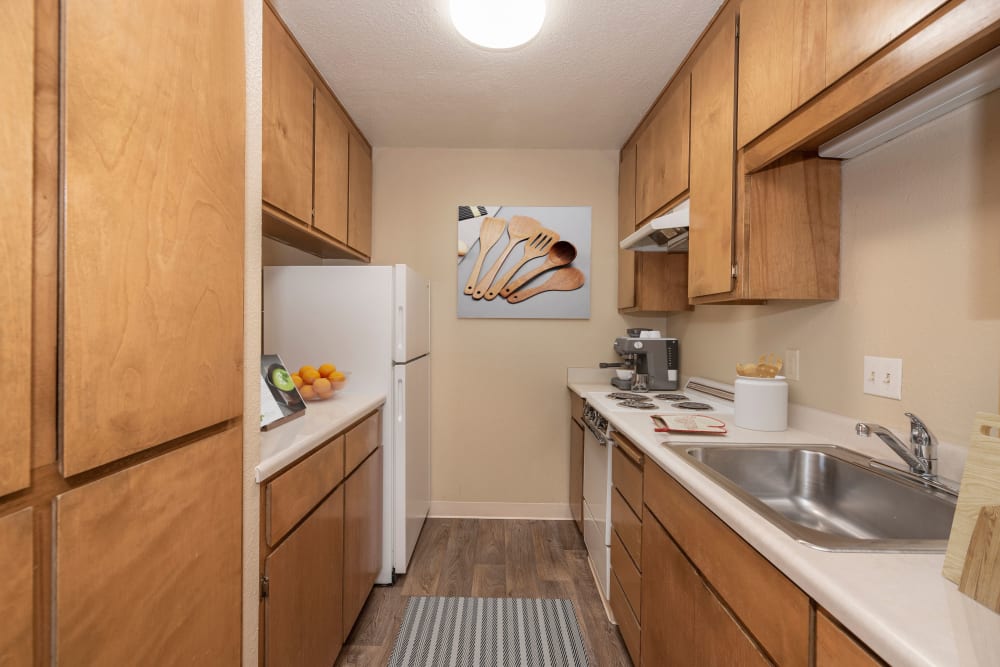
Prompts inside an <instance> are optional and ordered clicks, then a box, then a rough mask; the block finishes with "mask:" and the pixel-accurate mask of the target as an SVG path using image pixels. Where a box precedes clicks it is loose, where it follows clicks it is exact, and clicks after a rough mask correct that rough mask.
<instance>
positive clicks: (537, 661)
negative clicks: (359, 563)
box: [389, 597, 588, 667]
mask: <svg viewBox="0 0 1000 667" xmlns="http://www.w3.org/2000/svg"><path fill="white" fill-rule="evenodd" d="M587 664H588V662H587V652H586V650H585V649H584V647H583V638H582V637H581V635H580V626H579V625H577V622H576V613H575V611H574V609H573V602H572V601H571V600H548V599H545V600H543V599H537V598H455V597H412V598H410V600H409V602H408V603H407V605H406V613H405V615H404V616H403V624H402V625H401V626H400V628H399V635H398V636H397V637H396V644H395V646H394V647H393V650H392V658H391V659H390V660H389V665H390V666H391V667H431V666H433V667H438V666H445V665H454V666H455V667H470V666H471V667H479V666H481V665H491V666H494V665H497V666H500V665H502V666H503V667H507V666H510V667H526V666H530V667H535V666H538V667H542V666H543V665H544V666H546V667H547V666H550V665H551V666H552V667H577V666H578V665H582V666H586V665H587Z"/></svg>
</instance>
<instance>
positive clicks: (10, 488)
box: [0, 0, 245, 665]
mask: <svg viewBox="0 0 1000 667" xmlns="http://www.w3.org/2000/svg"><path fill="white" fill-rule="evenodd" d="M0 17H2V19H3V22H4V26H5V38H4V40H2V44H0V76H2V82H3V86H4V91H5V93H4V98H3V102H2V106H3V114H4V123H3V127H0V164H2V175H3V178H2V179H0V182H2V185H0V202H2V203H3V206H4V214H5V218H4V225H3V229H2V233H0V296H2V300H3V303H4V310H5V317H7V316H8V312H7V309H8V304H11V308H10V311H9V317H10V326H9V327H8V322H5V324H4V332H3V336H2V337H0V373H2V374H3V377H4V378H5V380H6V381H7V383H8V386H9V387H11V388H12V391H10V392H9V397H8V398H9V400H7V399H5V407H6V409H7V412H8V420H7V423H6V424H5V428H4V429H3V431H4V432H3V434H2V435H0V461H2V463H0V565H2V566H4V568H5V572H6V573H7V576H6V577H5V581H4V583H3V584H0V599H2V603H0V604H2V607H3V611H4V613H3V616H4V623H3V628H2V629H0V664H4V665H32V664H33V665H48V664H53V663H54V664H66V665H109V664H154V663H155V664H180V663H189V664H194V663H198V664H213V665H236V664H239V662H240V646H241V620H240V619H241V568H242V556H241V554H242V545H241V542H242V534H241V533H242V529H241V527H242V481H241V480H242V426H241V421H242V405H243V396H242V387H243V380H242V375H243V239H244V187H245V186H244V183H245V176H244V173H245V170H244V161H245V155H244V153H245V137H244V125H245V100H244V80H245V61H244V31H243V3H242V2H240V1H239V0H217V1H215V2H210V3H193V2H185V1H182V0H162V1H160V2H132V3H128V2H121V1H119V0H88V1H87V2H84V1H83V0H62V2H60V1H59V0H12V1H11V2H5V3H3V6H2V7H0Z"/></svg>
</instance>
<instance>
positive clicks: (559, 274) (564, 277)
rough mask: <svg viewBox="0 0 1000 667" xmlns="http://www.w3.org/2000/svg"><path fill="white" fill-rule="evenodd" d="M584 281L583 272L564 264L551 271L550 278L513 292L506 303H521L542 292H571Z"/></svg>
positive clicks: (578, 287) (581, 285)
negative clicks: (534, 285)
mask: <svg viewBox="0 0 1000 667" xmlns="http://www.w3.org/2000/svg"><path fill="white" fill-rule="evenodd" d="M585 281H586V278H584V277H583V272H582V271H580V269H578V268H576V267H573V266H566V267H563V268H561V269H559V270H558V271H556V272H555V273H553V274H552V277H551V278H549V279H548V280H546V281H545V282H544V283H542V284H541V285H539V286H538V287H532V288H531V289H523V290H521V291H519V292H514V293H513V294H511V295H510V296H509V297H507V303H521V302H522V301H524V300H525V299H530V298H531V297H533V296H535V295H536V294H541V293H542V292H554V291H562V292H571V291H573V290H575V289H580V288H581V287H583V283H584V282H585Z"/></svg>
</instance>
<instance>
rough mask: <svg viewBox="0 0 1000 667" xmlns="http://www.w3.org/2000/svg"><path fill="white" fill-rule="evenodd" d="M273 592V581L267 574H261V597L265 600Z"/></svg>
mask: <svg viewBox="0 0 1000 667" xmlns="http://www.w3.org/2000/svg"><path fill="white" fill-rule="evenodd" d="M270 593H271V581H270V580H269V579H268V578H267V575H264V574H262V575H260V599H261V600H263V599H264V598H266V597H267V596H268V595H269V594H270Z"/></svg>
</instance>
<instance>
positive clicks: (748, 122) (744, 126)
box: [737, 0, 840, 147]
mask: <svg viewBox="0 0 1000 667" xmlns="http://www.w3.org/2000/svg"><path fill="white" fill-rule="evenodd" d="M830 1H832V2H834V3H836V2H839V1H840V0H830ZM826 6H827V0H745V1H744V2H743V4H742V5H741V6H740V49H739V50H740V56H739V61H740V68H739V71H740V76H739V104H738V105H737V106H738V109H739V130H738V135H739V139H738V141H737V145H738V146H740V147H743V146H745V145H746V144H747V143H749V142H750V141H752V140H753V139H755V138H757V136H758V135H760V134H761V133H762V132H764V131H765V130H767V129H768V128H770V127H771V126H772V125H774V124H775V123H777V122H778V121H780V120H781V119H782V118H784V117H785V116H787V115H788V114H789V113H791V112H792V111H794V110H795V109H797V108H798V107H799V106H800V105H802V104H803V103H804V102H806V101H807V100H809V99H810V98H811V97H813V96H814V95H815V94H816V93H818V92H819V91H821V90H822V89H823V88H824V86H825V85H826V70H825V59H826V53H825V49H826V46H825V44H826Z"/></svg>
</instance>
